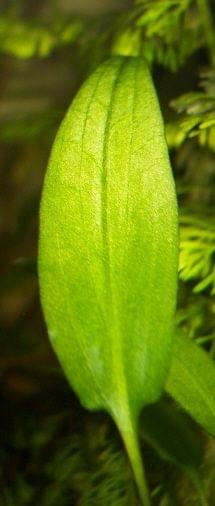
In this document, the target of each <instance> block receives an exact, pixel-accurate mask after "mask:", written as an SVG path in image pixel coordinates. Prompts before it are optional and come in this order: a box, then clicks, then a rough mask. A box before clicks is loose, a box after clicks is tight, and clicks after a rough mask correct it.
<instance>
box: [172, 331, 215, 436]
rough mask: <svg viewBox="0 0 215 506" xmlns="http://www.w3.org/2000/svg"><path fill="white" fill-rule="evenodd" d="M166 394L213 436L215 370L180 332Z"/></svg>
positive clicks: (214, 428)
mask: <svg viewBox="0 0 215 506" xmlns="http://www.w3.org/2000/svg"><path fill="white" fill-rule="evenodd" d="M166 391H167V393H169V394H170V395H171V396H172V397H173V398H174V399H175V400H176V401H177V402H178V403H179V404H180V405H181V406H182V407H183V408H184V409H185V410H186V411H187V412H188V413H189V414H190V415H191V416H192V418H194V420H196V421H197V422H198V423H199V424H200V425H201V426H202V427H203V428H204V429H205V430H206V431H208V432H209V433H210V434H212V435H213V436H215V395H214V393H215V366H214V363H213V361H212V360H211V359H210V357H209V356H208V354H207V353H206V352H205V351H203V350H202V349H201V348H200V346H199V345H197V344H196V343H195V342H194V341H191V340H190V339H189V338H188V337H186V336H185V335H184V334H183V333H182V331H180V330H179V331H178V333H177V334H176V336H175V339H174V348H173V360H172V365H171V368H170V372H169V376H168V378H167V383H166Z"/></svg>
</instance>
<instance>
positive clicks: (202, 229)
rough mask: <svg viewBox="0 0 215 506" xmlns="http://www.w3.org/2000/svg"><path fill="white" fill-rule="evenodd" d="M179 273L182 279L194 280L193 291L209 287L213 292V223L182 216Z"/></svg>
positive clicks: (214, 271) (214, 288) (214, 278)
mask: <svg viewBox="0 0 215 506" xmlns="http://www.w3.org/2000/svg"><path fill="white" fill-rule="evenodd" d="M179 273H180V278H181V280H182V281H185V282H187V281H194V282H195V283H196V282H197V283H196V284H195V286H194V289H193V292H194V293H199V292H202V291H204V290H206V289H210V291H211V294H212V295H213V294H215V224H214V222H212V221H210V220H209V219H207V220H199V219H196V218H195V217H194V216H182V217H181V228H180V263H179Z"/></svg>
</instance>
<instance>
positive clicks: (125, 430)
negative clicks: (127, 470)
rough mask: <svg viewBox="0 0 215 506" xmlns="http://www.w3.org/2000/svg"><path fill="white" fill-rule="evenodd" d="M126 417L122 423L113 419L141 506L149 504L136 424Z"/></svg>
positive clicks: (149, 505)
mask: <svg viewBox="0 0 215 506" xmlns="http://www.w3.org/2000/svg"><path fill="white" fill-rule="evenodd" d="M126 418H127V420H126V423H125V420H124V421H123V424H121V423H119V420H117V419H116V418H115V421H116V424H117V426H118V428H119V430H120V433H121V436H122V439H123V441H124V444H125V448H126V450H127V454H128V457H129V460H130V464H131V468H132V471H133V474H134V478H135V482H136V485H137V489H138V492H139V496H140V499H141V502H142V504H143V506H151V500H150V494H149V490H148V485H147V481H146V476H145V469H144V464H143V459H142V456H141V452H140V446H139V442H138V438H137V431H136V424H134V423H132V420H131V418H130V416H129V415H128V416H127V417H126Z"/></svg>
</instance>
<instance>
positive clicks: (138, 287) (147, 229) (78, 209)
mask: <svg viewBox="0 0 215 506" xmlns="http://www.w3.org/2000/svg"><path fill="white" fill-rule="evenodd" d="M177 222H178V220H177V209H176V197H175V189H174V183H173V179H172V174H171V169H170V164H169V158H168V152H167V147H166V142H165V139H164V128H163V122H162V118H161V113H160V108H159V104H158V101H157V97H156V94H155V91H154V88H153V84H152V81H151V77H150V74H149V71H148V68H147V66H146V64H145V63H144V61H143V60H142V59H138V58H120V57H113V58H111V59H110V60H109V61H107V62H106V63H104V64H103V65H101V66H100V67H99V68H98V70H97V71H96V72H94V74H93V75H92V76H91V77H90V78H89V79H88V80H87V81H86V82H85V84H84V85H83V86H82V88H81V90H80V92H79V93H78V95H77V96H76V98H75V100H74V102H73V103H72V105H71V107H70V109H69V111H68V113H67V115H66V118H65V120H64V121H63V124H62V126H61V128H60V131H59V133H58V136H57V139H56V141H55V144H54V148H53V151H52V155H51V159H50V163H49V168H48V172H47V175H46V179H45V187H44V191H43V198H42V205H41V214H40V246H39V273H40V287H41V298H42V304H43V309H44V314H45V319H46V322H47V326H48V331H49V336H50V339H51V342H52V344H53V347H54V349H55V351H56V353H57V355H58V357H59V360H60V362H61V364H62V367H63V369H64V371H65V373H66V375H67V377H68V380H69V382H70V383H71V385H72V387H73V388H74V390H75V392H76V393H77V394H78V396H79V398H80V400H81V402H82V404H83V405H84V406H86V407H87V408H90V409H101V408H103V409H105V410H107V411H108V412H109V413H110V414H111V415H112V417H113V419H114V420H115V421H116V423H117V425H118V427H119V429H120V431H121V434H122V436H123V439H124V441H125V444H126V447H127V450H128V453H129V455H130V459H131V462H132V465H133V469H134V473H135V474H136V480H137V483H138V485H139V489H140V493H141V494H142V498H143V499H144V500H145V504H148V500H147V498H146V494H145V492H144V490H143V489H144V485H143V482H144V476H143V473H142V471H141V459H140V455H139V449H138V444H137V441H136V426H137V420H138V416H139V412H140V410H141V408H142V407H143V406H145V405H147V404H148V403H151V402H154V401H155V400H156V399H157V398H158V397H159V396H160V394H161V393H162V391H163V388H164V382H165V377H166V374H167V371H168V368H169V363H170V349H171V347H170V345H171V340H172V333H173V315H174V311H175V302H176V288H177V263H178V230H177Z"/></svg>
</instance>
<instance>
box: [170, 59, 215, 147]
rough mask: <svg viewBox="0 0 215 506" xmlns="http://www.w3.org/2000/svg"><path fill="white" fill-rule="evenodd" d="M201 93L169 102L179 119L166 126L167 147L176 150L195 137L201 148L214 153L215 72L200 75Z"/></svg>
mask: <svg viewBox="0 0 215 506" xmlns="http://www.w3.org/2000/svg"><path fill="white" fill-rule="evenodd" d="M201 77H202V81H201V83H200V85H201V86H202V87H203V91H199V92H190V93H186V94H184V95H181V96H180V97H178V98H177V99H175V100H173V101H172V102H171V106H172V107H173V108H174V109H175V110H176V111H177V113H178V114H179V118H178V119H176V120H175V121H173V122H171V123H169V124H167V128H166V135H167V141H168V144H169V147H174V148H178V147H179V146H181V144H182V143H183V142H184V141H186V140H187V139H189V138H192V137H196V138H197V140H198V142H199V144H200V145H201V146H207V147H208V148H210V149H211V150H213V151H215V71H214V70H213V69H211V70H209V71H207V72H205V73H203V74H201Z"/></svg>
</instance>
